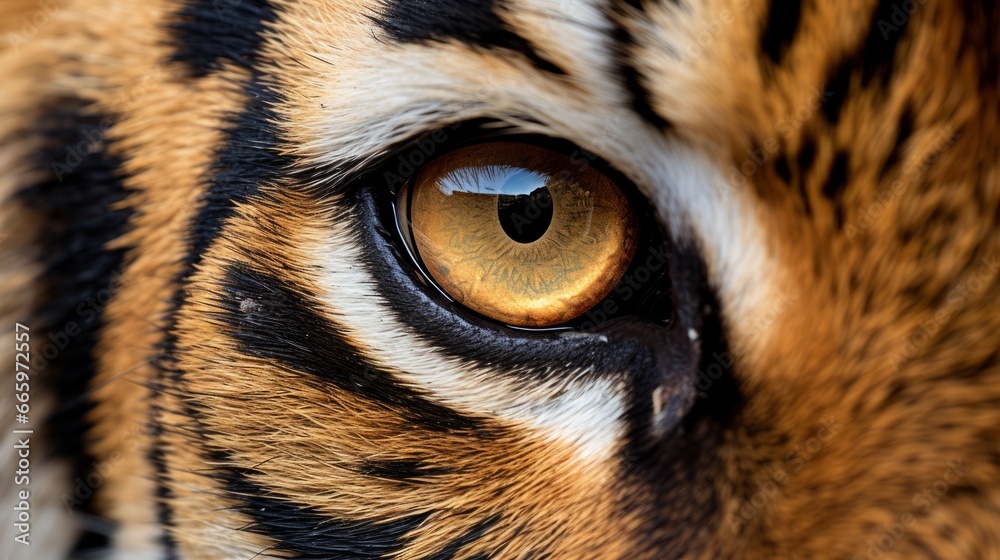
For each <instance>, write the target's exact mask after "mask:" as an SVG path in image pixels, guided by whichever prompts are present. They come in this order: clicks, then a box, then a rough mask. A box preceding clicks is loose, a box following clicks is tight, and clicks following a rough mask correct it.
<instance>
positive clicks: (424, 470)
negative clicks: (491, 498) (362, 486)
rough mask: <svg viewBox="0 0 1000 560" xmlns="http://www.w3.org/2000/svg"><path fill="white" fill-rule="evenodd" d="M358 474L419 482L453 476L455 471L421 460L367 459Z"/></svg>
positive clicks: (398, 480) (359, 468)
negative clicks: (430, 478)
mask: <svg viewBox="0 0 1000 560" xmlns="http://www.w3.org/2000/svg"><path fill="white" fill-rule="evenodd" d="M357 472H358V473H359V474H363V475H365V476H371V477H375V478H384V479H386V480H395V481H397V482H418V481H421V480H422V479H426V478H429V477H434V476H443V475H448V474H453V473H454V472H455V469H452V468H450V467H444V466H438V465H432V464H428V463H427V462H426V461H423V460H421V459H383V460H379V459H366V460H365V461H363V462H362V463H361V465H360V466H359V467H358V469H357Z"/></svg>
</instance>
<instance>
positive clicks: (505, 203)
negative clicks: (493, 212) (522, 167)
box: [497, 187, 552, 243]
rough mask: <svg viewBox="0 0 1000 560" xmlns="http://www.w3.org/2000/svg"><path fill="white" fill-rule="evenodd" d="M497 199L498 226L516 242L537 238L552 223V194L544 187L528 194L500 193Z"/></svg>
mask: <svg viewBox="0 0 1000 560" xmlns="http://www.w3.org/2000/svg"><path fill="white" fill-rule="evenodd" d="M498 198H499V200H498V201H497V215H498V216H499V217H500V226H501V227H503V230H504V232H506V233H507V235H509V236H510V238H511V239H513V240H514V241H517V242H518V243H531V242H532V241H535V240H537V239H538V238H540V237H541V236H542V235H543V234H545V230H547V229H549V224H551V223H552V195H551V194H550V193H549V189H548V188H546V187H539V188H537V189H535V190H533V191H531V193H529V194H513V195H512V194H501V195H500V196H499V197H498Z"/></svg>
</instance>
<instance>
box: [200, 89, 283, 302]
mask: <svg viewBox="0 0 1000 560" xmlns="http://www.w3.org/2000/svg"><path fill="white" fill-rule="evenodd" d="M246 93H247V97H248V101H247V106H246V108H245V109H244V110H243V111H242V112H241V113H239V114H238V115H237V116H236V118H235V119H234V123H233V125H232V126H231V128H230V129H229V131H228V132H227V135H226V140H225V142H224V144H223V146H222V148H221V149H220V150H219V152H218V154H217V155H216V157H215V161H214V163H213V165H212V167H211V168H210V170H209V176H208V181H209V185H208V187H207V188H206V189H205V193H204V194H203V195H202V200H201V202H200V206H199V210H198V213H197V214H196V216H195V218H194V221H193V223H192V224H191V228H190V231H191V233H190V243H191V244H190V249H189V251H188V257H187V261H188V263H189V265H191V266H189V267H188V269H187V270H186V271H185V273H184V274H183V275H182V277H181V278H180V282H181V283H183V280H185V279H186V278H187V276H188V275H189V274H190V272H191V271H193V265H196V264H198V263H199V262H201V257H202V255H203V254H204V252H205V250H206V249H208V247H209V246H210V245H211V244H212V242H213V241H214V240H215V238H216V236H217V235H218V234H219V232H220V231H221V230H222V225H223V223H224V222H225V221H226V219H228V218H230V217H231V216H233V214H234V213H235V211H236V206H237V205H238V204H242V203H245V202H246V201H247V200H249V199H250V198H251V197H252V196H254V195H255V194H257V193H258V192H259V191H260V189H261V187H262V186H263V185H266V184H268V183H272V182H274V181H277V180H278V179H279V178H281V177H283V176H285V175H286V174H288V173H290V169H291V168H292V162H291V161H290V159H289V158H288V157H286V156H284V155H282V154H279V153H278V151H277V148H278V135H277V130H276V128H275V124H274V123H275V122H278V116H277V114H276V113H275V111H274V105H275V104H276V103H277V102H278V100H277V97H276V96H275V95H274V93H273V92H272V91H271V90H270V89H269V88H267V87H266V86H264V85H262V84H261V83H260V82H259V81H258V80H256V79H254V80H252V81H251V82H250V84H248V85H247V89H246Z"/></svg>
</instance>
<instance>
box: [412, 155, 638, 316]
mask: <svg viewBox="0 0 1000 560" xmlns="http://www.w3.org/2000/svg"><path fill="white" fill-rule="evenodd" d="M410 189H411V190H410V193H409V213H408V215H409V219H410V231H411V234H412V244H413V246H414V247H415V248H416V252H417V253H418V254H419V256H420V259H421V260H422V261H423V263H424V267H425V268H426V269H427V272H428V273H429V274H430V276H431V277H433V279H434V281H435V282H436V283H437V284H438V286H440V287H441V289H442V290H444V291H445V292H446V293H447V294H448V295H450V296H451V297H452V298H454V299H455V300H456V301H458V302H459V303H461V304H463V305H465V306H466V307H469V308H470V309H472V310H474V311H476V312H478V313H480V314H482V315H485V316H486V317H489V318H491V319H494V320H496V321H500V322H503V323H506V324H509V325H514V326H521V327H548V326H553V325H559V324H562V323H566V322H568V321H571V320H572V319H575V318H577V317H579V316H581V315H583V314H584V313H586V312H587V311H588V310H589V309H590V308H591V307H593V306H594V305H595V304H597V303H599V302H600V301H601V300H603V299H604V298H605V297H607V295H608V294H609V293H610V292H611V290H612V289H613V288H614V287H615V284H617V283H618V281H619V280H620V279H621V277H622V275H623V274H624V273H625V270H626V269H627V268H628V266H629V263H630V261H631V260H632V255H633V253H634V252H635V247H636V243H637V237H638V226H637V221H636V217H635V214H634V212H633V210H632V206H631V205H630V203H629V200H628V198H627V197H626V196H625V195H624V194H623V193H622V191H621V190H620V189H619V188H618V186H616V185H615V183H614V182H612V181H611V180H610V179H608V177H607V176H606V175H604V174H603V173H601V172H599V171H597V170H596V169H594V168H593V167H590V166H589V165H586V164H585V163H583V162H581V161H579V160H574V159H571V158H570V157H568V156H565V155H563V154H561V153H559V152H555V151H552V150H548V149H545V148H541V147H538V146H534V145H531V144H522V143H516V142H491V143H485V144H476V145H473V146H469V147H465V148H461V149H458V150H455V151H452V152H450V153H448V154H445V155H444V156H441V157H439V158H437V159H435V160H434V161H432V162H430V163H429V164H428V165H426V166H425V167H424V168H423V169H421V170H420V172H418V174H417V175H416V177H415V178H414V180H413V182H412V184H411V186H410Z"/></svg>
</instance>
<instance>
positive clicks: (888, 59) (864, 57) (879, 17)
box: [858, 0, 919, 87]
mask: <svg viewBox="0 0 1000 560" xmlns="http://www.w3.org/2000/svg"><path fill="white" fill-rule="evenodd" d="M900 6H901V3H900V2H899V0H880V1H879V3H878V6H876V8H875V13H874V15H873V16H872V23H871V26H870V27H869V29H868V37H867V38H866V39H865V43H864V45H863V46H862V47H861V51H860V52H859V53H858V60H859V61H860V63H861V85H862V86H864V87H867V86H868V84H870V83H871V82H872V81H873V80H875V79H876V78H877V79H879V81H880V82H881V87H885V86H886V85H888V83H889V80H890V78H891V77H892V69H893V65H894V62H895V60H896V55H897V51H898V50H899V45H900V43H901V41H902V39H903V36H904V35H905V34H906V30H907V27H908V26H909V24H910V21H911V20H912V19H913V17H914V16H915V15H916V14H910V15H908V16H905V17H901V16H900V14H902V13H903V12H902V11H901V8H900ZM918 10H919V8H918ZM887 25H888V26H891V28H889V27H886V26H887Z"/></svg>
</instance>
